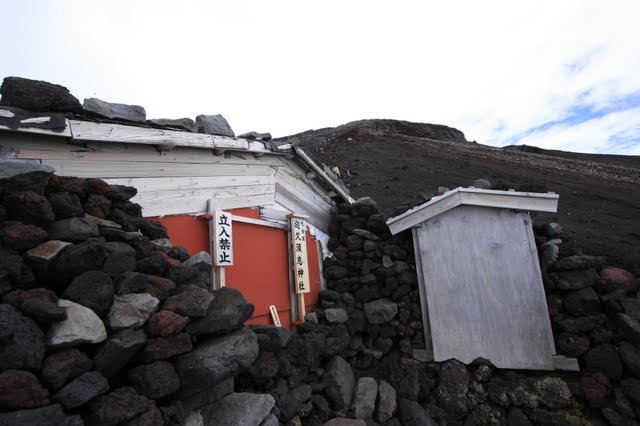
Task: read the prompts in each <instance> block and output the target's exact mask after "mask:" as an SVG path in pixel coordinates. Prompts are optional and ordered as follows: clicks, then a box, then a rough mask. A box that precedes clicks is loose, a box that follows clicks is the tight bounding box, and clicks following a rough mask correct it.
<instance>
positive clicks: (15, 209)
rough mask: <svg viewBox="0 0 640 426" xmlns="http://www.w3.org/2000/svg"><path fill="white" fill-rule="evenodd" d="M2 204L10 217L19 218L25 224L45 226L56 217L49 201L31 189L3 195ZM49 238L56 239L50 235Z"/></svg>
mask: <svg viewBox="0 0 640 426" xmlns="http://www.w3.org/2000/svg"><path fill="white" fill-rule="evenodd" d="M4 206H5V208H6V209H7V214H8V216H9V218H10V219H14V220H19V221H21V222H23V223H25V224H27V225H37V226H41V227H43V228H46V227H47V226H49V225H51V224H52V223H53V221H54V220H55V218H56V217H55V214H54V213H53V209H51V204H49V201H48V200H47V199H46V198H45V197H43V196H42V195H38V194H37V193H35V192H33V191H17V192H9V193H7V194H6V195H5V197H4ZM49 238H50V239H52V240H53V239H56V237H53V236H51V235H49Z"/></svg>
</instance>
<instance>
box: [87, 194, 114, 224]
mask: <svg viewBox="0 0 640 426" xmlns="http://www.w3.org/2000/svg"><path fill="white" fill-rule="evenodd" d="M110 208H111V201H109V200H108V199H107V198H106V197H105V196H103V195H98V194H89V196H88V197H87V201H85V203H84V211H85V212H86V213H87V214H89V215H91V216H94V217H98V218H100V219H106V218H107V215H108V214H109V209H110Z"/></svg>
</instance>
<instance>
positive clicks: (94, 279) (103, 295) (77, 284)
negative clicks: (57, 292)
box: [63, 271, 113, 317]
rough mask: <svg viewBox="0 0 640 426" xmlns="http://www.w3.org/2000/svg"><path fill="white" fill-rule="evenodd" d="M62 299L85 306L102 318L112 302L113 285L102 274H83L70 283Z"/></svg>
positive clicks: (91, 272)
mask: <svg viewBox="0 0 640 426" xmlns="http://www.w3.org/2000/svg"><path fill="white" fill-rule="evenodd" d="M63 297H64V298H65V299H68V300H71V301H73V302H76V303H79V304H80V305H83V306H86V307H87V308H89V309H92V310H93V311H94V312H95V313H96V314H98V316H100V317H103V316H104V315H105V314H106V313H107V312H108V311H109V308H110V307H111V303H112V302H113V283H112V281H111V278H110V277H109V275H107V274H105V273H104V272H101V271H89V272H85V273H83V274H80V275H79V276H77V277H76V278H75V279H74V280H73V281H72V282H71V284H70V285H69V287H67V289H66V290H65V291H64V294H63Z"/></svg>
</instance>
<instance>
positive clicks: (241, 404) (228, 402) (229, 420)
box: [199, 393, 275, 426]
mask: <svg viewBox="0 0 640 426" xmlns="http://www.w3.org/2000/svg"><path fill="white" fill-rule="evenodd" d="M274 404H275V400H274V399H273V397H272V396H271V395H269V394H254V393H231V394H229V395H227V396H225V397H224V398H222V399H221V400H220V401H218V402H214V403H213V404H210V405H207V406H205V407H202V408H201V409H200V410H199V413H200V415H201V416H202V419H203V421H204V424H205V425H209V424H216V425H220V426H236V425H261V424H263V423H262V422H263V420H265V418H266V417H267V416H268V415H269V413H270V412H271V409H272V408H273V406H274Z"/></svg>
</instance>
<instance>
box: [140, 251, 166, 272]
mask: <svg viewBox="0 0 640 426" xmlns="http://www.w3.org/2000/svg"><path fill="white" fill-rule="evenodd" d="M166 268H167V261H166V260H165V258H164V257H162V256H160V255H153V256H149V257H145V258H144V259H140V260H138V262H137V264H136V271H138V272H142V273H143V274H152V275H164V271H165V269H166Z"/></svg>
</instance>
